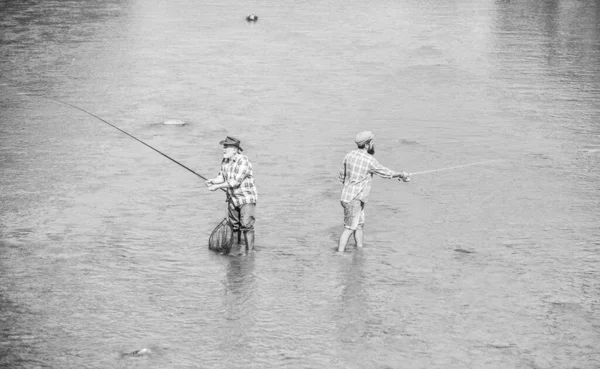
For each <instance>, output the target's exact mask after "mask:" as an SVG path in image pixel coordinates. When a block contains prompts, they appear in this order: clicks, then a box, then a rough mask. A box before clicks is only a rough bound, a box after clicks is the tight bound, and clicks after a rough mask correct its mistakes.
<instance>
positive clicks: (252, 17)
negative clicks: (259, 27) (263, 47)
mask: <svg viewBox="0 0 600 369" xmlns="http://www.w3.org/2000/svg"><path fill="white" fill-rule="evenodd" d="M246 22H258V17H257V16H256V15H254V14H250V15H249V16H247V17H246Z"/></svg>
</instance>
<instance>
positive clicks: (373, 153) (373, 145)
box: [367, 144, 375, 155]
mask: <svg viewBox="0 0 600 369" xmlns="http://www.w3.org/2000/svg"><path fill="white" fill-rule="evenodd" d="M367 153H369V154H370V155H375V144H372V145H369V148H368V149H367Z"/></svg>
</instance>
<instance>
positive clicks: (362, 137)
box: [354, 131, 375, 145]
mask: <svg viewBox="0 0 600 369" xmlns="http://www.w3.org/2000/svg"><path fill="white" fill-rule="evenodd" d="M374 137H375V136H374V135H373V133H372V132H371V131H363V132H360V133H358V134H357V135H356V137H355V138H354V142H356V144H357V145H360V144H363V143H366V142H367V141H369V140H372V139H373V138H374Z"/></svg>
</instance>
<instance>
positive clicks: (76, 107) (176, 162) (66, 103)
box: [39, 96, 208, 181]
mask: <svg viewBox="0 0 600 369" xmlns="http://www.w3.org/2000/svg"><path fill="white" fill-rule="evenodd" d="M39 97H42V98H44V99H49V100H54V101H58V102H59V103H63V104H65V105H69V106H71V107H73V108H75V109H77V110H81V111H82V112H84V113H86V114H89V115H91V116H92V117H94V118H96V119H99V120H101V121H103V122H104V123H106V124H108V125H109V126H111V127H113V128H115V129H118V130H119V131H121V132H123V133H125V134H126V135H127V136H129V137H131V138H133V139H134V140H136V141H138V142H139V143H141V144H144V145H146V146H148V147H149V148H151V149H152V150H154V151H156V152H157V153H159V154H161V155H162V156H164V157H165V158H167V159H169V160H171V161H172V162H174V163H175V164H178V165H180V166H182V167H184V168H185V169H187V170H189V171H190V172H192V173H194V174H195V175H197V176H198V177H200V178H202V179H203V180H205V181H207V180H208V179H207V178H205V177H204V176H202V175H200V174H198V173H196V172H194V171H193V170H191V169H190V168H188V167H186V166H185V165H183V164H181V163H180V162H178V161H177V160H175V159H173V158H172V157H170V156H169V155H167V154H165V153H162V152H161V151H159V150H157V149H155V148H154V147H152V146H150V145H148V144H147V143H145V142H144V141H142V140H140V139H138V138H136V137H134V136H132V135H130V134H129V133H127V132H125V131H124V130H122V129H121V128H119V127H117V126H115V125H113V124H111V123H109V122H107V121H105V120H104V119H102V118H100V117H99V116H97V115H95V114H92V113H90V112H89V111H87V110H84V109H82V108H80V107H78V106H75V105H73V104H69V103H68V102H65V101H61V100H59V99H55V98H53V97H46V96H39Z"/></svg>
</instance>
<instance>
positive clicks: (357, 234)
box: [354, 224, 365, 248]
mask: <svg viewBox="0 0 600 369" xmlns="http://www.w3.org/2000/svg"><path fill="white" fill-rule="evenodd" d="M363 229H364V224H359V225H358V228H356V231H354V241H356V247H359V248H360V247H363V246H364V245H363V239H364V235H365V233H364V232H363Z"/></svg>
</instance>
